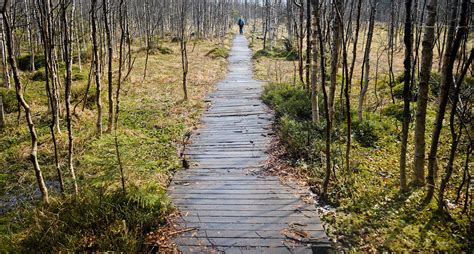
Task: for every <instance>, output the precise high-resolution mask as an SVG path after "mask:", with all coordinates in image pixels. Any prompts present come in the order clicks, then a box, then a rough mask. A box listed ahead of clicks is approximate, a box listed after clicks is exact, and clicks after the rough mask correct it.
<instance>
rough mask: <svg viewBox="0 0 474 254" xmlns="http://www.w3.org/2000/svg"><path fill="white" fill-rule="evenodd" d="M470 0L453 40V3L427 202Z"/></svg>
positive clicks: (433, 137)
mask: <svg viewBox="0 0 474 254" xmlns="http://www.w3.org/2000/svg"><path fill="white" fill-rule="evenodd" d="M468 5H469V0H463V1H462V4H461V14H460V16H459V25H458V28H457V31H456V36H455V38H454V41H453V36H452V35H454V32H455V29H456V27H455V22H456V20H457V18H456V17H457V11H456V9H457V4H455V5H453V10H452V17H451V18H452V19H451V25H450V27H449V30H450V31H448V39H447V48H446V54H445V56H444V63H443V68H442V72H441V82H440V88H439V97H438V108H437V111H436V119H435V124H434V127H433V131H432V134H431V147H430V153H429V156H428V176H427V184H428V192H427V194H426V199H425V203H429V202H430V201H431V199H432V197H433V194H434V189H435V175H436V156H437V153H438V143H439V137H440V134H441V129H442V128H443V119H444V114H445V113H446V105H447V103H448V94H449V89H450V88H451V85H452V83H453V68H454V61H455V60H456V55H457V53H458V50H459V46H460V45H461V41H462V39H463V38H464V36H465V34H466V33H467V31H468V28H467V23H468V16H469V13H468V9H469V8H468V7H469V6H468Z"/></svg>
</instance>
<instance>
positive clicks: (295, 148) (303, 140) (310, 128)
mask: <svg viewBox="0 0 474 254" xmlns="http://www.w3.org/2000/svg"><path fill="white" fill-rule="evenodd" d="M324 128H325V127H324V126H323V125H317V124H313V123H312V122H311V121H299V120H295V119H292V118H290V117H288V116H283V117H282V118H281V119H279V131H280V135H279V136H280V139H281V140H282V141H283V143H284V144H285V146H286V148H287V151H288V154H289V155H291V156H292V157H293V158H295V159H299V158H305V159H309V160H313V161H314V160H318V158H319V151H321V150H323V147H324V142H323V141H324V140H323V136H324Z"/></svg>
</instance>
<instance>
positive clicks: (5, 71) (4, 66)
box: [0, 22, 10, 89]
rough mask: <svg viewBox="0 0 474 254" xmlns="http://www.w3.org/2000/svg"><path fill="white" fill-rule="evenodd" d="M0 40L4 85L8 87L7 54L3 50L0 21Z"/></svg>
mask: <svg viewBox="0 0 474 254" xmlns="http://www.w3.org/2000/svg"><path fill="white" fill-rule="evenodd" d="M1 23H2V24H1V28H2V31H1V34H0V35H1V36H2V38H1V40H0V51H1V53H2V67H3V80H4V82H5V87H6V88H7V89H10V71H9V70H8V64H7V54H6V51H5V32H4V31H3V22H1Z"/></svg>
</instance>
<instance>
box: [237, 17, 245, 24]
mask: <svg viewBox="0 0 474 254" xmlns="http://www.w3.org/2000/svg"><path fill="white" fill-rule="evenodd" d="M237 24H238V25H239V26H243V25H245V21H244V19H243V18H239V21H238V22H237Z"/></svg>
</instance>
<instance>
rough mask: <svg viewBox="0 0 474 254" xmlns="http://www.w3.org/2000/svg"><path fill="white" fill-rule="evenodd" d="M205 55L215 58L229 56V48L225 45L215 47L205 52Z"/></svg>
mask: <svg viewBox="0 0 474 254" xmlns="http://www.w3.org/2000/svg"><path fill="white" fill-rule="evenodd" d="M206 56H208V57H210V58H212V59H217V58H227V57H229V50H228V49H227V48H225V47H221V46H219V47H215V48H213V49H211V50H210V51H209V52H207V54H206Z"/></svg>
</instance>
